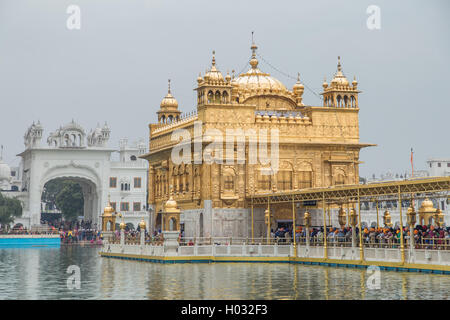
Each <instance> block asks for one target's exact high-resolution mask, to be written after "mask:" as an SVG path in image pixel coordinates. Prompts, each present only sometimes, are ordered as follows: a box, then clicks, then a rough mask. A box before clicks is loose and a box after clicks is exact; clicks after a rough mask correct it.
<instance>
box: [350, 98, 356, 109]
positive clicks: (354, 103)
mask: <svg viewBox="0 0 450 320" xmlns="http://www.w3.org/2000/svg"><path fill="white" fill-rule="evenodd" d="M351 100H352V108H355V107H356V99H355V97H354V96H351Z"/></svg>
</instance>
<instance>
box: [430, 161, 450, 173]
mask: <svg viewBox="0 0 450 320" xmlns="http://www.w3.org/2000/svg"><path fill="white" fill-rule="evenodd" d="M427 164H428V170H429V171H430V176H432V177H448V176H450V159H438V158H431V159H428V160H427Z"/></svg>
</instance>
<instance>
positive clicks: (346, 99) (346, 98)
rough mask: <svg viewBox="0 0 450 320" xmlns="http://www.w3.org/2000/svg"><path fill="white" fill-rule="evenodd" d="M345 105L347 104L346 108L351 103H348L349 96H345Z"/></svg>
mask: <svg viewBox="0 0 450 320" xmlns="http://www.w3.org/2000/svg"><path fill="white" fill-rule="evenodd" d="M344 105H345V107H346V108H348V107H349V105H348V97H347V96H344Z"/></svg>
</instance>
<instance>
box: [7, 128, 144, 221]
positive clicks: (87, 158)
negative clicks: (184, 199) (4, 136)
mask: <svg viewBox="0 0 450 320" xmlns="http://www.w3.org/2000/svg"><path fill="white" fill-rule="evenodd" d="M43 131H44V129H43V127H42V125H41V124H40V123H39V122H38V123H37V124H35V123H33V124H32V125H31V126H30V127H29V128H28V130H27V132H26V133H25V136H24V143H25V150H24V151H23V152H21V153H20V154H19V155H18V156H20V157H21V158H22V160H21V165H20V167H19V168H15V169H17V170H16V173H15V174H16V176H17V178H20V183H19V184H17V185H16V187H14V188H12V187H13V186H14V181H15V180H17V178H16V179H13V178H12V177H10V179H9V184H7V183H6V182H5V181H6V179H5V178H4V177H3V176H4V175H7V174H8V173H7V172H6V171H8V170H7V168H6V166H5V165H4V164H2V165H0V171H1V172H0V176H2V177H3V178H0V185H1V186H2V188H1V189H2V194H4V195H7V196H10V197H15V198H17V199H19V200H20V201H21V202H22V206H23V214H22V217H21V218H19V219H16V221H15V223H22V224H23V225H24V226H27V227H30V226H32V225H38V224H40V215H41V196H42V191H43V188H44V186H45V184H46V183H47V182H49V181H51V180H54V179H70V180H72V181H75V182H77V183H78V184H79V185H80V186H81V188H82V190H83V195H84V219H85V220H89V221H92V222H93V223H94V224H99V222H100V215H101V212H102V209H103V208H104V207H105V206H106V204H107V202H108V196H110V199H111V202H112V203H114V205H116V206H117V211H118V212H121V213H123V215H124V218H125V222H126V223H132V224H133V227H137V223H138V222H139V221H140V220H141V219H142V218H144V219H145V220H146V221H148V212H147V210H146V204H147V201H146V190H147V175H148V173H147V171H148V169H147V162H146V161H144V160H142V159H139V158H138V156H139V155H141V154H144V153H145V152H146V146H145V143H143V142H140V143H137V144H135V145H128V141H127V140H126V139H122V140H121V143H120V149H119V150H115V149H111V148H109V147H108V146H107V143H108V141H109V137H110V132H111V131H110V129H109V127H108V126H107V125H106V124H105V125H104V126H103V127H101V126H99V125H98V126H97V128H96V129H95V130H91V131H90V133H89V134H86V132H85V131H84V129H83V128H82V127H81V126H80V125H78V124H77V123H75V122H74V121H73V120H72V122H70V123H69V124H67V125H65V126H63V127H60V128H59V129H57V130H56V131H54V132H52V133H50V135H49V137H48V139H47V144H44V143H43V142H42V137H43ZM114 152H118V158H119V159H118V160H114V155H115V154H114ZM8 168H9V167H8ZM9 170H10V171H9V174H10V175H11V169H9ZM3 171H4V172H3ZM114 181H115V183H114ZM8 188H9V189H8ZM12 189H14V190H12ZM119 222H120V221H119Z"/></svg>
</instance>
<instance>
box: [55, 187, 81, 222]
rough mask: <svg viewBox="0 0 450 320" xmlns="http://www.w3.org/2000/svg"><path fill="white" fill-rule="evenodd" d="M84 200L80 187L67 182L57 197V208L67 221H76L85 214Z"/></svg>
mask: <svg viewBox="0 0 450 320" xmlns="http://www.w3.org/2000/svg"><path fill="white" fill-rule="evenodd" d="M83 206H84V198H83V191H82V189H81V187H80V185H79V184H78V183H76V182H72V181H65V182H64V184H63V188H62V189H61V190H60V191H59V192H58V194H57V195H56V207H57V208H58V209H59V210H61V214H62V216H63V217H64V219H65V220H67V221H74V220H76V219H77V218H78V216H80V215H82V214H83Z"/></svg>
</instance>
